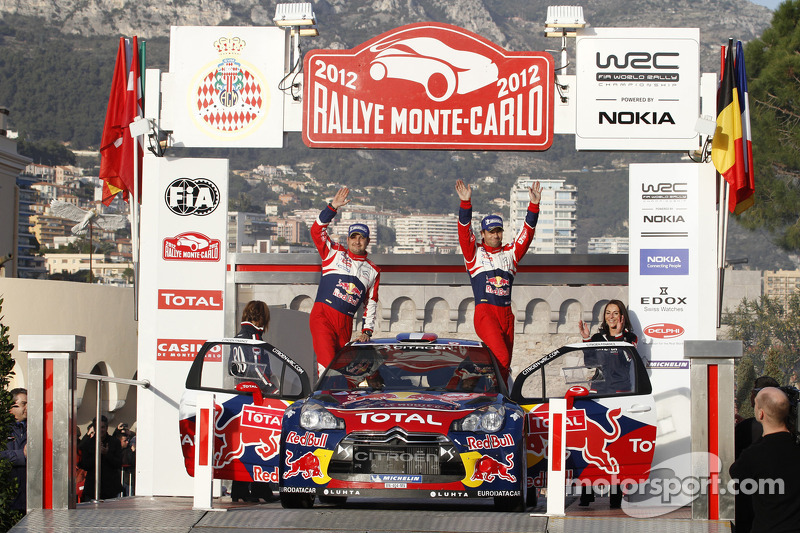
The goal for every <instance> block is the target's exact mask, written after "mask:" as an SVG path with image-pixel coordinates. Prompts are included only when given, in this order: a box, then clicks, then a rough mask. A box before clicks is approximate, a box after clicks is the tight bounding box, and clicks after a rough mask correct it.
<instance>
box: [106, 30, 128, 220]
mask: <svg viewBox="0 0 800 533" xmlns="http://www.w3.org/2000/svg"><path fill="white" fill-rule="evenodd" d="M126 71H127V61H126V59H125V39H124V38H122V37H120V38H119V49H118V50H117V62H116V64H115V65H114V78H113V79H112V80H111V93H110V94H109V96H108V108H107V109H106V121H105V123H104V125H103V138H102V140H101V141H100V179H101V180H103V203H104V204H105V205H108V204H110V203H111V201H112V200H113V199H114V196H116V195H117V193H118V192H121V191H124V185H123V183H122V180H121V179H120V176H119V170H120V165H121V162H122V144H123V141H124V137H125V134H126V130H127V128H126V126H127V123H125V88H126V85H127V79H126V78H127V77H126V76H125V73H126Z"/></svg>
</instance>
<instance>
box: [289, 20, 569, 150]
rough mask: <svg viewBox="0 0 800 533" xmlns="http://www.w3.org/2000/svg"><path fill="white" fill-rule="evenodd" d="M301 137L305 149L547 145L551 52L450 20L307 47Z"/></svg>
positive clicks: (542, 147)
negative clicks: (510, 46) (508, 46)
mask: <svg viewBox="0 0 800 533" xmlns="http://www.w3.org/2000/svg"><path fill="white" fill-rule="evenodd" d="M303 69H304V73H305V83H304V86H303V128H302V131H303V141H304V142H305V143H306V144H307V145H308V146H310V147H313V148H334V147H336V148H415V149H420V148H421V149H468V150H479V149H489V150H547V149H548V148H549V147H550V145H551V144H552V142H553V87H554V84H553V83H554V81H553V80H554V77H553V58H552V56H551V55H550V54H549V53H546V52H509V51H507V50H504V49H502V48H500V47H498V46H497V45H495V44H494V43H492V42H490V41H488V40H486V39H484V38H483V37H481V36H479V35H476V34H474V33H471V32H469V31H467V30H464V29H462V28H459V27H456V26H451V25H448V24H439V23H434V22H423V23H418V24H410V25H407V26H402V27H400V28H396V29H394V30H392V31H390V32H387V33H384V34H382V35H379V36H378V37H376V38H374V39H372V40H370V41H367V42H366V43H364V44H362V45H360V46H359V47H357V48H354V49H351V50H311V51H310V52H308V53H307V54H306V55H305V59H304V65H303Z"/></svg>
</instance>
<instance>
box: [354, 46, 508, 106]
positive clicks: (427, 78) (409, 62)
mask: <svg viewBox="0 0 800 533" xmlns="http://www.w3.org/2000/svg"><path fill="white" fill-rule="evenodd" d="M369 50H370V52H374V53H376V55H375V59H373V60H372V62H371V63H370V68H369V74H370V77H372V79H373V80H375V81H380V80H383V79H385V78H395V79H401V80H409V81H413V82H416V83H419V84H420V85H422V86H423V87H424V88H425V93H426V94H427V95H428V98H430V99H431V100H433V101H434V102H443V101H445V100H447V99H448V98H450V97H451V96H452V95H453V93H457V94H467V93H470V92H472V91H475V90H478V89H480V88H482V87H485V86H487V85H489V84H491V83H494V82H495V81H497V75H498V69H497V65H496V64H495V63H494V62H493V61H492V60H491V59H489V58H488V57H485V56H482V55H481V54H477V53H475V52H468V51H466V50H456V49H454V48H451V47H450V46H448V45H446V44H444V43H443V42H441V41H439V40H438V39H434V38H432V37H413V38H410V39H397V40H395V41H390V42H387V43H379V44H376V45H373V46H371V47H370V49H369Z"/></svg>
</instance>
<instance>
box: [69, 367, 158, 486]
mask: <svg viewBox="0 0 800 533" xmlns="http://www.w3.org/2000/svg"><path fill="white" fill-rule="evenodd" d="M78 379H89V380H93V381H97V406H96V407H95V416H94V420H95V423H94V434H95V439H94V498H93V499H92V501H97V500H99V499H100V497H99V496H100V477H101V476H100V469H101V467H100V438H99V437H100V421H101V420H102V412H101V408H100V406H101V405H102V402H103V387H102V383H103V382H107V383H120V384H122V385H134V386H137V387H142V388H143V389H147V388H150V382H149V381H148V380H146V379H144V380H136V379H124V378H114V377H110V376H103V375H100V374H84V373H81V372H78ZM85 490H86V489H85V488H84V491H85Z"/></svg>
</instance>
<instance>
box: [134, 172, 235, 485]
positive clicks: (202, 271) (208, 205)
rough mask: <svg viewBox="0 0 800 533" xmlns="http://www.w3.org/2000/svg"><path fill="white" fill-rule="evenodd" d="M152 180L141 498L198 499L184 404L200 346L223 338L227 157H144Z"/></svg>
mask: <svg viewBox="0 0 800 533" xmlns="http://www.w3.org/2000/svg"><path fill="white" fill-rule="evenodd" d="M144 175H145V176H146V181H145V185H144V187H143V189H144V198H143V201H142V222H141V227H142V230H141V268H140V284H139V375H138V379H147V380H149V381H150V383H151V384H152V385H151V387H150V389H149V390H148V391H142V392H140V393H139V398H138V409H137V421H138V423H137V427H138V428H139V433H138V436H137V440H138V444H139V445H138V447H137V450H136V456H137V457H136V466H137V469H136V470H137V474H136V475H137V478H136V493H137V494H141V495H170V496H191V495H192V494H193V488H192V478H190V477H189V475H188V474H187V473H186V469H185V467H184V461H183V455H182V452H181V447H180V434H179V430H178V419H179V418H178V407H179V402H180V399H181V395H182V394H183V391H184V390H185V382H186V375H187V373H188V371H189V367H190V366H191V362H192V361H193V360H194V356H195V355H196V354H197V352H198V350H199V348H200V346H202V344H203V342H205V341H206V340H208V339H214V338H221V337H223V336H224V309H223V302H224V291H225V271H226V260H225V250H226V246H227V245H226V235H227V219H228V217H227V214H228V160H227V159H183V158H155V157H146V158H145V162H144ZM221 376H222V372H221V371H220V379H221ZM151 391H152V393H151Z"/></svg>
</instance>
